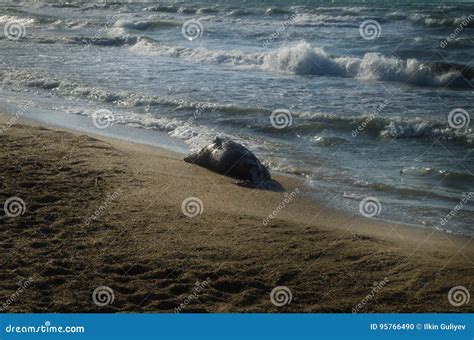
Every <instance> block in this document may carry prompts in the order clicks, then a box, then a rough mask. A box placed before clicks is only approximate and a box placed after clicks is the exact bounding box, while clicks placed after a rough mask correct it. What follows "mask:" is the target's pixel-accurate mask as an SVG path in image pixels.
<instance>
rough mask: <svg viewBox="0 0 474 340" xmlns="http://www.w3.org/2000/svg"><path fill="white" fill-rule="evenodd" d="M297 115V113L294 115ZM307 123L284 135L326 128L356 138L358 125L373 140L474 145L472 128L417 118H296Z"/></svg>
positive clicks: (312, 115) (318, 115) (304, 115)
mask: <svg viewBox="0 0 474 340" xmlns="http://www.w3.org/2000/svg"><path fill="white" fill-rule="evenodd" d="M295 115H296V114H295ZM297 116H298V117H299V118H300V119H302V120H304V121H306V122H304V123H301V124H299V125H296V124H295V125H294V126H292V127H287V128H286V129H285V133H291V132H303V133H304V132H314V131H323V130H327V129H331V130H337V131H347V132H349V131H351V134H352V136H354V137H355V136H357V135H359V134H360V132H361V131H358V128H359V127H360V126H364V128H363V129H362V132H363V133H366V134H368V135H371V136H373V137H376V138H397V139H408V138H418V139H425V138H435V139H441V140H447V141H452V142H456V143H460V144H464V145H466V146H469V147H473V146H474V131H473V130H472V129H471V128H468V127H467V128H464V129H453V128H451V127H450V126H449V125H448V124H447V123H446V122H441V121H437V120H433V119H432V120H428V119H423V118H419V117H415V118H403V117H385V116H378V117H374V116H373V115H362V116H349V117H340V116H336V115H333V114H327V113H308V112H305V113H301V114H299V115H297Z"/></svg>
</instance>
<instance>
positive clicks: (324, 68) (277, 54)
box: [130, 40, 474, 88]
mask: <svg viewBox="0 0 474 340" xmlns="http://www.w3.org/2000/svg"><path fill="white" fill-rule="evenodd" d="M130 50H131V51H133V52H136V53H143V54H151V55H159V56H165V57H172V58H185V59H189V60H193V61H196V62H205V63H212V64H231V65H237V66H242V67H247V68H249V67H253V68H258V69H261V70H265V71H274V72H275V71H276V72H282V73H292V74H295V75H313V76H334V77H345V78H358V79H363V80H380V81H392V82H402V83H409V84H413V85H419V86H434V87H437V86H440V87H458V88H471V86H473V82H472V81H471V80H472V79H473V77H474V71H473V70H472V69H471V68H468V67H465V66H463V65H451V64H443V63H424V62H421V61H418V60H416V59H407V60H402V59H398V58H396V57H387V56H384V55H382V54H379V53H366V54H365V55H364V56H363V57H362V58H355V57H336V56H330V55H329V54H327V53H326V52H325V50H324V49H323V48H319V47H312V46H311V45H310V44H308V43H306V42H300V43H297V44H294V45H289V46H284V47H281V48H279V49H278V50H275V51H272V52H268V53H245V52H240V51H212V50H208V49H205V48H196V49H192V48H187V47H178V46H167V45H163V44H159V43H156V42H154V41H152V40H139V41H138V42H137V43H136V44H135V45H134V46H132V47H130Z"/></svg>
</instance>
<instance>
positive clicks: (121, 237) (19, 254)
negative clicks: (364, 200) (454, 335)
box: [0, 115, 474, 313]
mask: <svg viewBox="0 0 474 340" xmlns="http://www.w3.org/2000/svg"><path fill="white" fill-rule="evenodd" d="M9 120H11V118H10V117H8V116H5V115H3V116H1V118H0V125H1V126H3V127H5V126H7V124H8V121H9ZM2 131H3V133H2V134H0V141H1V145H2V148H1V151H0V166H1V171H0V176H1V181H0V188H1V190H0V199H1V203H2V205H3V204H4V202H5V201H6V200H7V199H9V198H11V197H18V198H21V199H22V200H23V201H24V203H25V206H24V208H25V209H24V211H22V213H23V214H21V215H19V216H16V217H9V216H7V215H6V214H5V211H3V210H2V214H1V217H0V226H1V227H0V233H1V234H0V237H1V239H2V242H1V243H2V247H1V248H0V249H1V254H0V261H1V264H0V303H1V304H3V307H2V305H1V304H0V307H2V309H3V311H6V312H170V313H172V312H213V313H215V312H349V313H350V312H354V311H355V312H359V313H366V312H472V311H474V308H473V303H472V301H471V302H470V303H469V304H465V305H462V306H459V307H456V306H453V305H452V304H450V303H449V301H448V292H449V291H450V289H451V288H453V287H456V286H464V287H467V288H468V289H469V290H470V291H473V289H474V287H473V286H472V283H473V282H474V267H473V259H474V248H473V247H472V238H469V237H463V236H456V235H453V234H447V233H442V232H437V231H433V230H430V229H417V228H413V227H408V226H403V225H395V224H390V223H386V222H383V221H380V220H377V219H369V218H363V217H361V216H352V215H349V214H348V213H344V212H341V211H338V210H334V209H332V208H329V207H328V206H327V205H326V204H324V203H318V202H315V201H310V200H308V199H306V198H305V195H304V193H305V190H306V189H305V186H304V184H303V183H301V182H299V181H297V180H293V179H292V178H289V177H282V176H278V175H277V176H274V177H275V178H276V179H277V180H278V181H279V182H280V183H281V184H282V185H283V186H284V187H285V189H286V192H285V193H284V192H270V191H263V190H253V189H249V188H243V187H239V186H237V185H235V184H233V183H232V179H231V178H228V177H224V176H220V175H218V174H215V173H212V172H210V171H208V170H206V169H203V168H200V167H197V166H194V165H191V164H188V163H185V162H184V161H183V160H182V156H181V155H178V154H175V153H171V152H169V151H166V150H162V149H158V148H154V147H150V146H145V145H141V144H134V143H130V142H126V141H122V140H118V139H112V138H105V137H100V136H95V135H84V134H79V133H75V132H72V131H65V130H59V129H58V128H54V127H49V126H47V127H43V126H39V125H38V124H37V123H33V122H29V121H25V120H22V121H19V122H15V124H14V125H13V126H11V127H8V128H6V129H4V130H2ZM190 197H196V198H198V199H199V200H200V201H201V202H202V206H201V207H199V209H198V210H199V212H200V214H198V215H197V216H195V217H189V216H186V214H185V213H184V211H183V209H182V205H183V201H185V202H186V199H188V198H190ZM191 210H192V209H191ZM191 213H192V211H191ZM187 214H188V215H190V213H189V212H188V213H187ZM271 214H273V215H272V216H274V218H269V217H268V216H269V215H271ZM104 286H106V287H109V288H110V289H111V290H112V292H113V300H112V301H109V302H110V303H107V304H105V305H103V306H101V305H100V304H97V303H94V301H93V292H94V290H96V289H97V288H98V287H104ZM278 286H284V287H287V289H288V290H289V291H290V292H291V301H290V302H288V301H287V302H288V303H286V304H284V305H282V306H277V304H275V303H272V300H271V298H270V296H271V292H272V290H273V289H274V288H275V287H278ZM19 290H20V292H18V291H19Z"/></svg>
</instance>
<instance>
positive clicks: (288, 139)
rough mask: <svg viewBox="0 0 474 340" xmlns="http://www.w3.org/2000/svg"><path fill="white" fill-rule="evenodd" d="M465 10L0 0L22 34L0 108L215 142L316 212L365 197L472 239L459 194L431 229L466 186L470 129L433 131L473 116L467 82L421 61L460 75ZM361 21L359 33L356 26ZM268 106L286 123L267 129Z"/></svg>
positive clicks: (1, 55) (2, 63)
mask: <svg viewBox="0 0 474 340" xmlns="http://www.w3.org/2000/svg"><path fill="white" fill-rule="evenodd" d="M471 14H473V15H474V5H445V6H430V5H423V6H421V5H351V6H348V5H342V4H338V5H332V4H327V3H319V2H318V3H315V2H309V1H304V2H303V1H299V2H296V1H295V2H288V1H265V2H261V1H247V2H246V3H245V5H243V4H242V3H241V2H237V1H234V2H230V1H224V2H220V4H219V5H216V4H215V3H212V2H183V3H175V2H173V3H170V2H167V3H160V4H139V3H133V2H132V3H128V2H127V3H123V4H121V3H117V2H115V3H113V4H110V5H109V4H95V5H94V4H90V3H88V4H81V3H69V4H65V5H60V4H57V3H30V4H29V3H22V4H0V30H1V31H0V32H4V28H5V26H8V25H11V23H12V22H13V23H16V24H18V27H19V28H20V32H21V33H22V35H23V37H22V38H21V39H19V40H14V39H13V40H12V39H8V38H7V37H6V36H5V35H2V36H1V39H0V81H1V83H0V88H3V90H5V92H4V93H3V96H2V98H5V99H4V100H5V101H10V102H12V103H17V104H18V103H30V102H32V103H34V104H33V105H31V106H32V107H33V108H35V107H40V108H45V109H51V108H52V109H54V110H56V111H57V112H59V113H61V114H63V115H64V119H68V118H67V117H74V116H73V115H83V116H93V115H94V113H95V112H97V110H110V112H111V115H112V116H111V119H113V121H114V123H119V124H127V125H130V126H133V127H135V128H139V129H148V130H151V131H165V132H167V133H168V134H169V135H171V136H173V137H177V138H180V139H182V140H184V141H185V142H186V143H187V144H188V145H189V146H190V147H191V148H197V147H200V146H202V145H204V144H206V143H208V142H209V141H210V140H212V139H213V138H214V136H215V135H217V134H219V135H226V136H229V137H231V138H233V139H235V140H237V141H240V142H242V143H244V144H245V145H247V146H248V147H249V148H250V149H251V150H253V151H254V152H255V153H256V154H257V155H258V156H259V157H260V158H261V159H263V160H265V161H266V163H267V164H268V165H269V166H270V168H271V169H272V170H274V171H275V170H277V171H282V172H287V173H290V174H294V175H297V176H301V177H302V178H305V179H306V180H307V181H308V183H309V184H310V185H311V186H312V187H313V188H314V191H313V193H312V194H311V195H313V196H314V197H318V198H322V199H324V200H326V201H327V202H328V204H330V205H333V206H335V207H339V208H343V209H349V210H353V211H354V213H357V214H358V213H359V204H360V202H361V201H362V200H363V199H364V198H366V197H375V198H376V199H377V200H378V202H380V205H379V206H378V207H377V210H378V215H377V217H379V218H384V219H389V220H393V221H398V222H404V223H411V224H415V225H420V226H422V225H424V226H427V227H429V228H439V229H443V230H448V231H451V232H455V233H465V234H470V235H472V234H474V229H473V226H472V221H473V220H474V206H473V205H474V203H472V202H471V201H470V200H467V202H466V203H465V204H462V208H460V209H456V213H455V216H454V217H451V218H449V220H448V221H447V222H444V223H443V222H442V219H443V218H445V217H446V216H447V214H449V213H450V212H451V211H452V210H453V209H454V208H455V207H456V206H458V205H459V204H460V202H462V200H463V197H468V195H469V194H468V193H469V192H473V191H474V174H473V172H474V160H473V148H474V134H473V132H472V124H473V123H472V122H470V123H469V124H467V122H466V124H464V125H462V127H461V128H454V127H452V126H451V125H450V124H449V121H448V116H449V113H450V112H451V111H452V110H454V109H458V108H459V109H462V110H465V112H467V114H468V115H469V114H470V116H471V117H472V118H471V120H474V116H473V112H474V108H473V103H474V91H473V80H472V79H469V75H468V71H466V72H465V73H464V74H460V73H459V72H455V71H449V70H445V69H441V70H440V69H438V70H437V72H435V71H434V69H433V67H432V65H433V64H436V63H455V64H458V65H469V64H471V67H472V59H473V56H474V17H470V15H471ZM470 18H472V20H471V19H470ZM188 20H197V22H196V21H188ZM367 20H375V21H376V23H377V24H373V25H375V26H371V27H372V28H374V29H375V33H374V35H373V36H371V35H370V34H372V33H373V32H372V33H371V31H367V32H366V33H364V31H363V33H364V34H365V36H366V37H367V36H368V37H369V38H370V37H374V39H364V38H363V36H362V35H363V34H361V32H360V29H359V28H360V26H361V24H362V23H363V22H366V21H367ZM185 22H187V24H186V26H185V27H188V28H189V30H188V31H185V34H183V30H182V29H183V24H184V23H185ZM369 23H370V22H369ZM193 25H194V26H193ZM196 25H197V26H196ZM377 25H379V26H377ZM193 27H194V28H196V27H198V28H199V30H197V31H196V30H194V31H193V30H192V28H193ZM459 27H462V30H460V31H459ZM369 28H370V27H369ZM453 32H457V33H456V37H455V38H454V40H453V39H451V40H450V41H448V42H446V40H447V38H448V36H449V35H450V34H452V33H453ZM377 36H378V37H377ZM10 38H11V37H10ZM460 67H461V68H463V66H460ZM274 110H279V111H277V113H280V114H282V116H280V118H287V119H290V118H291V125H288V126H287V124H285V123H287V122H289V120H285V119H283V120H282V121H280V123H283V124H284V125H285V127H284V128H281V129H278V128H275V127H274V126H273V125H272V124H271V120H270V116H271V114H272V112H273V111H274ZM282 110H283V111H282ZM456 112H458V113H459V112H461V114H464V113H463V111H456ZM463 117H464V118H466V116H465V115H464V116H463ZM461 123H462V122H461Z"/></svg>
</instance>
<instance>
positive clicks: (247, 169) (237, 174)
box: [184, 137, 281, 189]
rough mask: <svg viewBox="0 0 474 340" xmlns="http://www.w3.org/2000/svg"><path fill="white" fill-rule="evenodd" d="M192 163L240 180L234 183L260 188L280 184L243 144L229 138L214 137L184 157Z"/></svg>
mask: <svg viewBox="0 0 474 340" xmlns="http://www.w3.org/2000/svg"><path fill="white" fill-rule="evenodd" d="M184 161H185V162H188V163H193V164H196V165H199V166H202V167H204V168H207V169H209V170H212V171H215V172H217V173H220V174H222V175H226V176H230V177H233V178H236V179H239V180H240V181H236V182H234V183H235V184H238V185H241V186H245V187H252V188H262V189H277V187H279V188H281V186H280V185H279V184H278V183H277V182H275V181H272V180H271V175H270V172H269V171H268V169H267V168H266V167H265V166H264V165H263V164H262V163H260V161H259V160H258V158H257V157H255V155H254V154H253V153H252V152H251V151H250V150H248V149H247V148H245V147H244V146H243V145H241V144H239V143H236V142H233V141H231V140H229V139H225V138H220V137H216V139H214V142H212V143H211V144H209V145H207V146H205V147H204V148H202V149H201V150H199V151H197V152H193V153H191V154H190V155H189V156H187V157H185V158H184Z"/></svg>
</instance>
